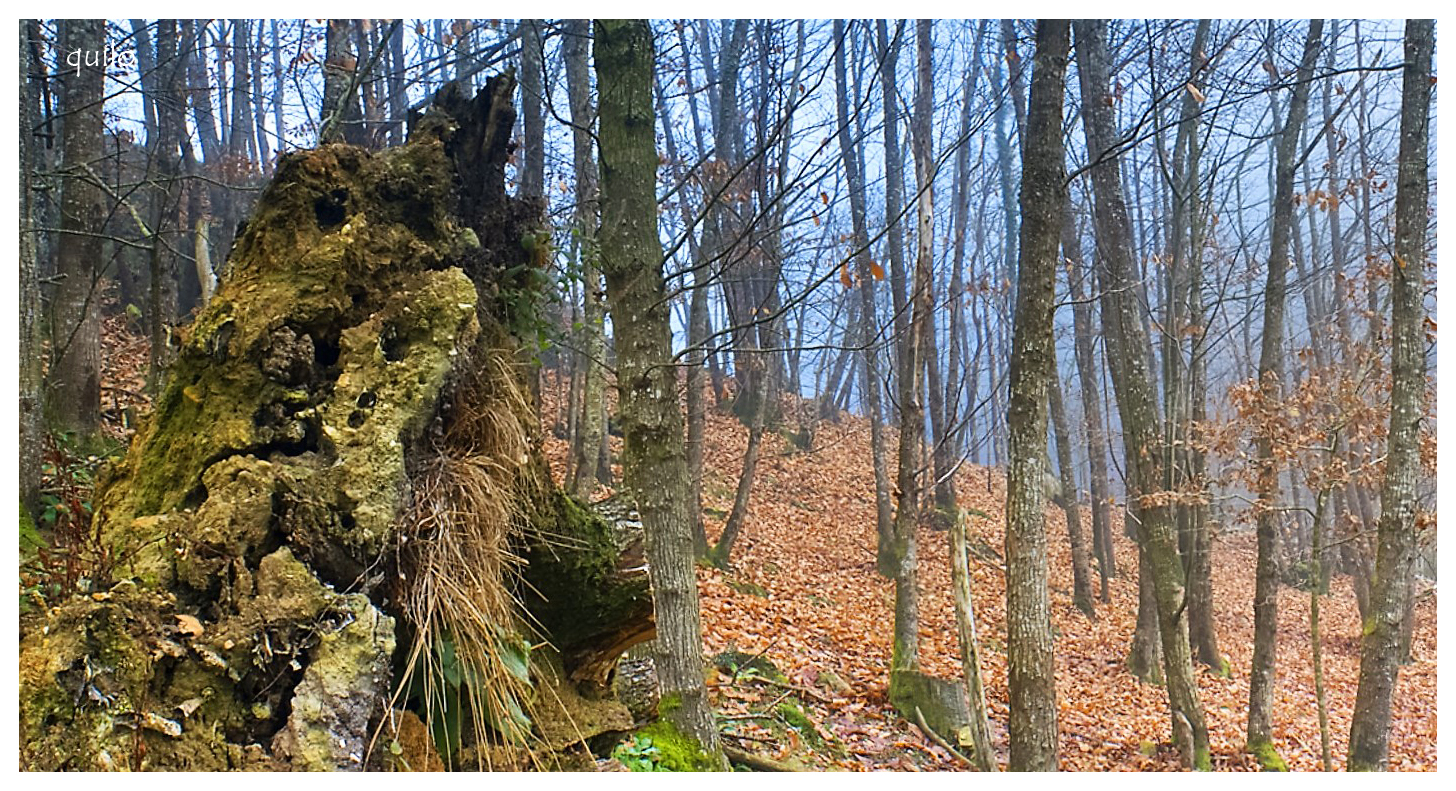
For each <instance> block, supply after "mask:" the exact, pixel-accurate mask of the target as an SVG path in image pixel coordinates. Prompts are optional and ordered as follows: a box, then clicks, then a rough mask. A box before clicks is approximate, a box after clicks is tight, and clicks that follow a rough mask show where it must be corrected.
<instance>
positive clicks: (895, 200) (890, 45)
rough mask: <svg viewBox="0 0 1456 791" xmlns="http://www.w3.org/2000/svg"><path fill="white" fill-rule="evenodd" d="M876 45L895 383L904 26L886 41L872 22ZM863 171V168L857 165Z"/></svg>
mask: <svg viewBox="0 0 1456 791" xmlns="http://www.w3.org/2000/svg"><path fill="white" fill-rule="evenodd" d="M875 25H876V37H877V38H878V43H879V53H878V54H879V56H880V58H881V63H880V69H879V73H880V90H881V94H882V96H883V97H884V108H885V226H886V227H885V258H886V259H888V261H889V264H890V305H891V310H892V311H893V315H892V316H891V326H893V328H894V333H895V343H894V347H893V348H894V349H895V354H894V358H893V359H894V361H895V364H894V365H893V366H891V367H892V368H894V369H896V370H895V380H896V381H897V382H898V381H899V380H900V379H901V378H903V377H905V376H908V375H909V373H908V372H907V371H906V369H905V349H906V346H907V345H908V341H909V337H908V335H907V333H908V332H909V330H908V325H909V323H910V310H909V308H908V307H907V306H906V301H905V300H906V298H905V283H906V279H907V278H906V275H905V273H906V271H907V267H906V265H905V219H904V217H903V216H902V213H903V212H904V211H905V209H906V206H905V160H904V155H903V153H902V152H901V148H900V114H901V111H900V109H899V103H898V101H897V97H898V95H899V91H900V88H899V77H898V76H897V74H896V72H897V71H898V70H899V68H898V66H899V60H900V47H901V46H902V45H903V44H904V37H905V35H904V34H905V23H904V22H903V21H900V22H898V23H896V26H895V35H894V37H893V38H891V37H890V34H889V30H888V26H887V25H886V23H885V20H883V19H880V20H877V21H876V22H875ZM861 168H863V164H861Z"/></svg>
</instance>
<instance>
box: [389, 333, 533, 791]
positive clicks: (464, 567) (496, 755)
mask: <svg viewBox="0 0 1456 791" xmlns="http://www.w3.org/2000/svg"><path fill="white" fill-rule="evenodd" d="M483 357H484V359H482V360H480V361H479V362H480V364H477V365H474V366H467V368H468V369H469V372H468V373H466V374H465V377H466V378H465V379H464V380H462V381H461V382H460V383H459V385H458V386H457V387H456V388H455V389H454V393H453V398H454V401H453V403H451V404H449V405H448V407H447V408H446V409H445V410H444V418H445V420H444V425H443V426H442V428H441V429H440V430H439V431H438V432H436V434H435V435H434V436H433V438H432V439H431V440H430V442H431V447H430V451H429V453H428V454H427V455H426V457H425V458H423V459H420V460H419V462H418V464H417V467H416V472H415V474H414V476H413V481H412V483H413V502H412V506H411V508H410V510H409V511H408V512H407V513H406V514H405V516H404V519H403V525H402V529H401V531H400V536H401V539H400V540H401V546H400V550H399V567H400V573H401V575H402V577H403V580H402V586H403V591H404V595H403V606H404V615H405V618H406V619H407V620H408V621H409V623H410V624H411V625H412V627H413V628H414V630H415V636H414V640H413V642H412V643H411V645H410V649H409V654H408V661H407V662H406V665H405V670H404V673H403V677H402V678H401V679H400V683H399V687H398V690H399V691H398V692H396V695H395V701H396V702H399V701H400V698H401V697H402V695H403V694H404V693H405V690H407V689H410V688H411V686H412V685H413V686H414V688H415V689H416V690H418V691H419V692H420V694H421V696H422V699H423V707H422V708H423V711H422V716H423V719H424V721H425V724H426V725H427V726H429V727H430V728H431V731H432V732H434V733H441V732H449V730H450V728H454V729H455V730H454V735H453V739H459V738H460V736H459V734H460V733H462V732H469V733H472V734H474V735H475V737H476V744H475V745H474V747H475V749H474V750H473V752H474V758H475V763H476V765H477V767H478V768H480V769H487V770H488V769H494V768H515V767H516V766H520V765H524V764H525V763H527V762H529V763H532V764H534V763H538V758H537V755H536V753H535V752H533V750H532V745H531V740H532V738H533V737H532V735H531V726H530V722H531V720H530V717H531V710H532V705H531V701H532V696H533V690H532V687H531V683H530V675H529V650H530V649H529V645H527V644H526V643H525V642H523V641H521V640H520V638H519V637H518V636H517V632H518V624H520V623H521V622H522V614H523V612H524V608H523V606H522V604H521V602H520V600H519V599H518V597H517V594H516V591H518V590H519V586H520V574H519V572H520V569H521V565H522V561H521V559H520V558H519V557H518V556H517V555H516V554H514V552H513V550H512V547H513V546H515V545H517V544H518V543H519V541H520V539H521V537H522V536H523V535H525V533H526V531H527V530H529V524H528V523H529V521H530V520H529V518H528V514H526V513H525V511H524V506H523V503H524V498H523V493H524V492H525V491H528V490H529V488H531V487H533V486H536V485H539V484H538V482H536V481H533V480H531V477H530V476H531V475H532V474H533V473H532V471H531V466H530V464H529V459H530V448H529V442H530V438H529V436H528V434H527V432H526V429H525V425H526V424H525V423H524V422H523V420H524V419H527V417H528V416H529V415H530V406H529V401H528V399H527V397H526V395H525V393H524V392H522V390H521V386H520V384H519V382H520V377H519V376H518V373H517V371H516V370H515V365H516V363H515V362H514V360H513V358H512V355H511V354H510V353H509V352H507V351H501V350H493V351H490V352H487V353H485V354H484V355H483ZM442 722H444V723H447V724H446V727H445V728H444V729H441V728H440V727H439V726H440V725H441V723H442ZM487 735H490V736H489V738H488V737H487ZM453 739H452V740H453ZM437 748H438V749H439V750H440V752H441V753H442V755H443V756H444V757H445V758H446V761H447V763H453V764H456V765H458V764H460V763H461V756H460V755H453V756H452V755H448V753H449V752H451V751H452V750H453V749H454V747H452V745H450V744H439V745H437ZM467 760H468V759H467ZM499 763H507V764H510V765H508V766H500V765H498V764H499Z"/></svg>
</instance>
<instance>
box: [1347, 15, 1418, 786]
mask: <svg viewBox="0 0 1456 791" xmlns="http://www.w3.org/2000/svg"><path fill="white" fill-rule="evenodd" d="M1435 40H1436V25H1435V22H1434V21H1433V20H1427V19H1413V20H1410V21H1408V22H1407V23H1406V33H1405V81H1404V88H1403V91H1402V94H1401V116H1400V159H1399V162H1400V170H1399V176H1398V179H1399V180H1398V181H1397V183H1396V196H1395V251H1394V252H1395V260H1394V262H1393V266H1391V286H1390V288H1391V299H1390V302H1391V342H1392V349H1391V394H1390V432H1389V434H1388V435H1387V436H1388V437H1389V438H1388V440H1387V451H1386V463H1385V481H1384V483H1383V485H1382V487H1381V493H1380V504H1381V513H1380V551H1379V554H1378V555H1377V556H1376V559H1375V582H1374V584H1373V585H1372V587H1371V602H1370V614H1369V615H1368V616H1367V617H1366V618H1365V628H1364V632H1363V639H1362V640H1361V643H1360V688H1359V691H1358V692H1357V693H1356V695H1355V717H1354V719H1353V720H1352V721H1351V723H1350V754H1349V758H1348V762H1349V763H1348V767H1349V769H1351V770H1383V769H1385V768H1386V766H1387V763H1388V761H1389V740H1390V710H1391V700H1392V698H1393V697H1394V694H1395V685H1396V680H1397V679H1398V677H1399V673H1400V660H1401V654H1402V651H1401V626H1402V623H1403V622H1404V621H1406V620H1407V619H1408V618H1409V611H1408V608H1407V598H1408V597H1409V596H1410V573H1411V572H1410V567H1411V556H1412V554H1413V553H1414V551H1415V537H1416V536H1415V533H1416V525H1415V522H1416V478H1417V476H1418V474H1419V471H1420V466H1421V454H1420V438H1421V421H1422V420H1423V419H1424V417H1425V411H1426V410H1425V401H1426V355H1425V348H1426V337H1425V326H1424V319H1425V316H1426V312H1425V308H1424V304H1423V302H1424V292H1425V267H1426V224H1427V207H1428V204H1429V200H1430V188H1429V184H1428V174H1427V171H1428V167H1429V161H1430V160H1429V158H1428V154H1427V152H1428V150H1429V140H1428V134H1429V125H1430V116H1429V112H1430V101H1431V93H1432V72H1431V61H1432V51H1433V50H1434V49H1435Z"/></svg>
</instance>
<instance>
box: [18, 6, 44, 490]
mask: <svg viewBox="0 0 1456 791" xmlns="http://www.w3.org/2000/svg"><path fill="white" fill-rule="evenodd" d="M29 34H30V28H29V26H28V25H21V26H20V50H19V53H20V57H19V58H17V59H16V60H18V61H19V62H20V83H19V85H20V90H19V91H17V93H19V94H20V113H19V115H18V116H17V118H18V119H19V121H18V124H17V125H18V126H19V127H20V288H19V291H18V293H19V303H20V305H19V309H20V383H19V391H20V442H19V451H20V455H19V468H20V507H21V509H22V510H23V512H24V513H23V515H28V516H29V517H30V518H32V519H34V518H35V517H36V516H37V515H38V513H39V512H38V508H39V506H40V483H41V480H40V472H41V467H40V461H41V457H42V456H43V455H44V444H45V400H44V397H45V375H44V373H43V370H44V364H45V360H44V358H43V356H42V355H43V352H42V351H41V338H42V337H43V330H42V327H41V312H40V281H39V280H37V277H36V237H35V206H34V198H33V193H32V183H33V180H34V176H35V153H34V146H35V131H36V130H35V110H36V106H35V103H34V102H35V98H36V97H35V92H34V91H33V90H32V83H33V79H32V76H31V74H30V68H31V65H32V63H31V61H30V59H29V58H28V57H26V56H27V55H28V54H29V53H30V52H31V42H30V35H29Z"/></svg>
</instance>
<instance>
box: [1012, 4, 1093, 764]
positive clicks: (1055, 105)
mask: <svg viewBox="0 0 1456 791" xmlns="http://www.w3.org/2000/svg"><path fill="white" fill-rule="evenodd" d="M1070 45H1071V28H1070V26H1069V25H1068V23H1067V22H1066V21H1050V20H1041V21H1039V22H1038V23H1037V32H1036V55H1035V60H1034V65H1033V74H1032V89H1031V98H1030V102H1029V105H1030V106H1029V110H1028V114H1029V117H1028V119H1027V125H1026V127H1025V129H1024V132H1025V134H1024V136H1023V142H1024V146H1023V148H1022V175H1021V220H1022V222H1021V243H1020V245H1019V248H1020V250H1021V261H1020V266H1019V268H1018V274H1017V281H1018V282H1017V287H1016V317H1015V329H1014V334H1013V337H1012V347H1011V360H1010V375H1009V392H1010V397H1009V399H1010V402H1009V411H1008V413H1007V426H1008V432H1009V444H1008V452H1009V453H1010V460H1009V462H1010V463H1009V465H1008V467H1007V474H1006V663H1007V669H1008V676H1009V684H1010V688H1011V717H1010V721H1011V724H1010V730H1011V764H1010V768H1011V770H1012V771H1048V770H1055V769H1056V768H1057V704H1056V679H1055V661H1054V656H1053V653H1052V624H1051V601H1050V595H1049V593H1048V591H1047V557H1046V554H1047V550H1046V503H1045V491H1046V489H1045V480H1046V478H1047V476H1048V475H1050V472H1049V471H1048V470H1047V458H1046V447H1047V403H1048V398H1049V396H1050V395H1051V393H1050V390H1051V388H1052V386H1053V385H1052V377H1053V376H1054V368H1053V366H1054V365H1055V350H1054V348H1053V340H1052V315H1053V312H1054V310H1055V301H1056V261H1057V258H1058V251H1059V247H1060V245H1059V237H1060V234H1061V228H1062V224H1063V221H1064V217H1063V213H1064V212H1065V211H1066V207H1067V201H1066V193H1065V192H1064V190H1065V189H1066V184H1065V173H1066V165H1065V152H1064V150H1063V146H1062V95H1063V90H1064V89H1063V82H1064V80H1065V76H1066V71H1067V52H1068V49H1069V48H1070ZM1068 466H1069V467H1070V464H1069V465H1068ZM1083 583H1084V586H1085V580H1083ZM1089 606H1090V605H1089Z"/></svg>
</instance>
